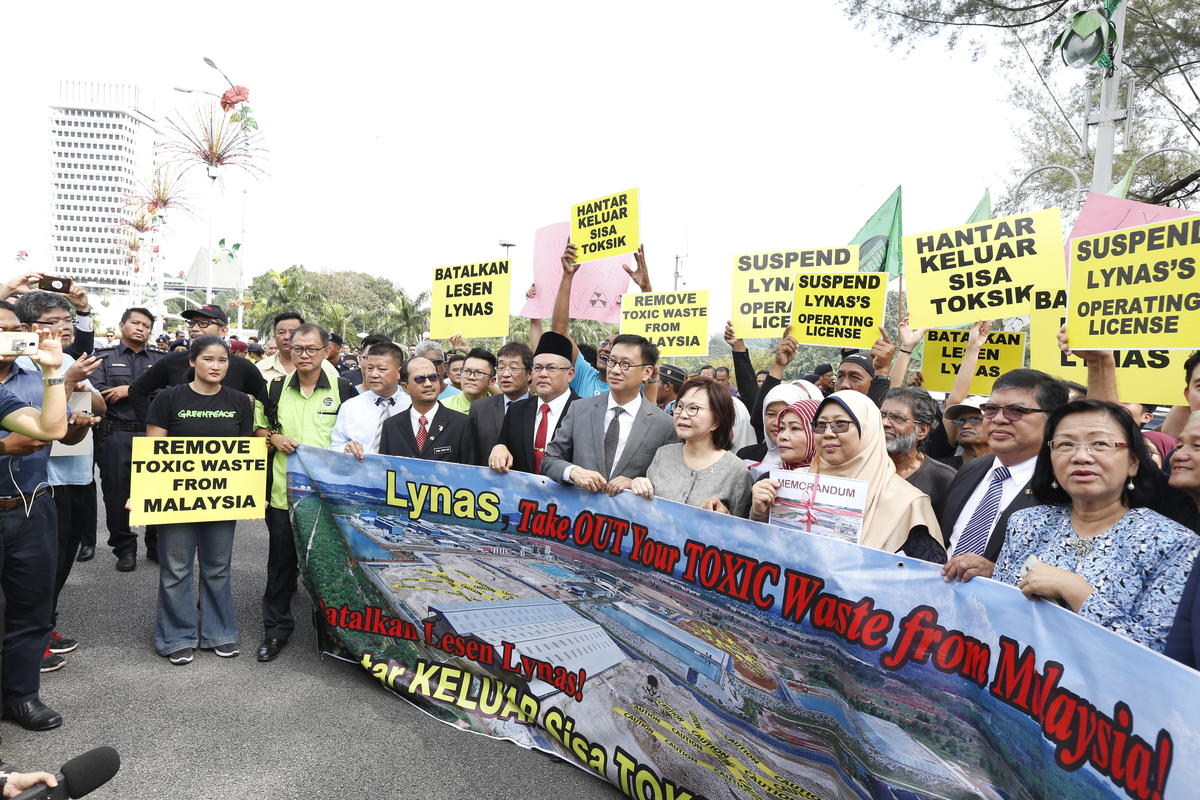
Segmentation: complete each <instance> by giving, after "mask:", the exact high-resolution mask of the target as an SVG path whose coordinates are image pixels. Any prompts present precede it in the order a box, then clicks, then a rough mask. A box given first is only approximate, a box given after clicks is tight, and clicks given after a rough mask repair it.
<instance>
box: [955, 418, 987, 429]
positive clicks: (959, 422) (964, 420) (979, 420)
mask: <svg viewBox="0 0 1200 800" xmlns="http://www.w3.org/2000/svg"><path fill="white" fill-rule="evenodd" d="M967 423H970V424H972V425H982V424H983V417H959V418H957V419H952V420H950V424H951V425H957V426H958V427H960V428H961V427H962V426H963V425H966V424H967Z"/></svg>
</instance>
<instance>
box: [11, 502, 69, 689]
mask: <svg viewBox="0 0 1200 800" xmlns="http://www.w3.org/2000/svg"><path fill="white" fill-rule="evenodd" d="M56 516H57V513H56V510H55V507H54V500H53V498H51V497H50V494H49V493H48V492H47V493H46V494H43V495H41V496H40V497H38V498H37V499H36V500H34V501H33V504H32V505H31V506H30V509H29V515H28V516H26V515H25V508H24V506H17V507H16V508H11V509H0V589H2V590H3V591H4V599H5V605H4V643H3V647H2V648H0V653H2V659H0V697H2V699H3V704H4V706H5V707H8V706H13V705H17V704H18V703H27V702H29V701H30V700H34V699H36V698H37V696H38V688H39V686H40V685H41V669H42V656H43V655H44V654H45V652H46V643H47V642H48V641H49V640H50V609H51V607H52V606H53V605H54V573H55V570H56V568H57V558H58V530H57V526H56V524H55V517H56Z"/></svg>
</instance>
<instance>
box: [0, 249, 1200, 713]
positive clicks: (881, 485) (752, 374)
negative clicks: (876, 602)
mask: <svg viewBox="0 0 1200 800" xmlns="http://www.w3.org/2000/svg"><path fill="white" fill-rule="evenodd" d="M562 267H563V274H562V279H561V283H560V285H559V288H558V296H557V297H556V302H555V306H554V315H553V317H552V318H551V319H550V322H549V327H548V328H546V327H545V325H544V321H542V320H531V323H530V337H529V340H528V341H527V342H520V341H510V342H508V343H506V344H504V345H503V346H502V347H501V348H499V349H498V350H497V351H496V352H494V353H493V352H491V351H489V350H487V349H484V348H480V347H472V346H470V343H469V342H467V341H465V340H464V339H463V338H462V337H460V336H456V337H454V339H453V340H452V341H451V342H450V343H449V344H450V347H449V348H447V347H443V345H442V344H441V343H439V342H436V341H430V340H427V341H421V342H418V343H416V344H415V345H411V346H410V345H406V344H404V343H400V342H393V341H391V340H390V339H389V338H388V337H386V336H383V335H379V334H372V335H370V336H367V337H365V338H364V339H363V340H362V342H361V343H360V344H359V347H358V348H355V349H350V348H346V347H344V346H343V345H342V343H341V342H340V341H337V340H336V339H335V337H334V336H333V335H332V334H331V333H330V332H328V331H326V330H324V329H323V328H321V327H320V326H319V325H316V324H313V323H311V322H307V321H306V320H305V319H304V318H303V316H302V315H300V314H298V313H295V312H293V311H289V310H286V309H281V310H280V311H279V313H278V314H276V315H275V316H274V317H273V319H272V320H271V329H270V332H269V335H268V336H267V337H265V341H263V342H262V343H260V342H259V341H258V340H257V338H256V337H250V338H252V339H253V341H249V342H242V341H239V340H237V339H234V338H232V337H229V336H228V333H229V319H228V316H227V314H226V312H225V310H224V309H223V308H221V307H220V306H217V305H211V304H210V305H204V306H200V307H198V308H193V309H189V310H187V311H185V312H183V315H182V316H183V318H184V319H185V321H186V323H187V336H186V338H185V337H179V338H173V337H171V336H170V335H167V334H164V335H160V336H158V337H157V338H155V339H154V340H153V341H152V335H153V334H152V331H154V330H155V326H156V324H158V323H159V322H160V321H159V320H156V319H155V316H154V314H152V313H151V312H150V311H149V310H147V309H145V308H129V309H126V310H125V311H124V312H123V313H122V315H121V318H120V322H119V325H118V326H117V328H116V329H114V331H113V335H112V337H111V338H112V341H109V342H107V343H104V342H97V340H96V336H95V334H94V332H93V330H92V326H91V324H90V322H91V309H90V306H89V305H88V300H87V297H86V295H85V294H84V293H83V292H82V291H81V290H79V289H78V288H77V287H72V289H71V292H69V293H67V294H56V293H49V292H42V291H36V290H34V289H33V288H32V285H33V283H34V282H35V281H36V279H37V278H39V277H40V276H39V275H37V274H36V273H29V274H25V275H21V276H18V277H15V278H14V279H12V280H10V281H9V282H8V283H5V284H3V285H0V330H3V331H29V332H36V333H37V334H38V336H39V340H40V344H39V346H38V351H37V354H36V355H35V356H29V355H21V356H19V357H18V356H17V355H16V354H12V355H0V425H2V426H3V428H4V434H3V435H2V436H0V459H3V461H4V462H6V463H5V464H4V467H3V468H0V483H2V484H5V485H4V486H3V487H0V526H2V527H0V548H2V551H3V552H2V556H3V557H2V559H0V586H2V588H3V592H4V595H5V598H6V601H7V602H6V607H5V610H4V622H5V632H4V639H3V652H2V657H3V661H2V663H0V696H2V706H3V709H2V712H3V716H4V718H6V719H10V720H13V721H14V722H16V723H17V724H20V725H22V726H24V727H26V728H29V729H32V730H46V729H50V728H53V727H56V726H57V725H59V724H61V722H62V718H61V716H60V715H59V714H58V713H57V712H55V711H54V710H53V709H51V708H50V707H49V706H47V705H46V704H45V703H43V702H42V700H41V699H40V691H39V690H40V675H41V674H42V673H43V672H49V671H54V670H57V669H60V668H61V667H62V666H63V664H64V661H65V655H66V654H69V653H70V652H72V651H73V650H74V649H75V648H76V647H78V642H76V641H74V640H72V639H70V638H68V637H66V636H63V635H61V634H60V633H59V631H58V625H59V621H60V615H59V605H60V603H59V601H60V595H61V594H62V593H63V589H64V586H65V585H66V582H67V578H68V576H69V575H70V572H71V570H72V566H73V564H75V563H77V562H80V561H88V560H91V559H93V558H94V557H95V555H96V549H97V546H98V541H97V538H96V533H97V530H98V519H97V487H96V483H95V474H96V469H95V467H97V466H98V467H99V475H100V492H101V494H102V496H103V503H104V517H105V528H106V529H107V532H108V539H107V547H108V548H109V549H110V550H111V551H112V553H113V556H114V558H115V567H116V569H117V570H118V571H120V572H129V571H133V570H135V569H137V565H138V557H139V550H140V548H141V546H144V548H145V551H144V554H145V558H146V559H147V560H149V561H151V562H155V563H156V564H157V569H158V571H159V590H158V606H157V618H156V630H155V637H154V638H155V649H156V650H157V652H158V654H159V655H161V656H163V657H164V658H166V659H168V660H169V662H170V663H171V664H175V665H185V664H188V663H190V662H191V661H192V660H193V659H194V658H195V657H196V652H197V650H209V651H211V652H212V653H214V654H215V655H216V656H218V657H224V658H231V657H235V656H237V655H238V654H239V652H240V647H241V644H240V643H241V639H242V636H241V632H240V630H239V626H238V621H237V619H236V615H235V613H234V606H233V589H232V585H233V583H232V567H231V561H232V553H233V543H234V535H235V527H236V526H235V523H233V522H204V523H179V524H172V525H159V526H146V528H145V530H144V532H142V534H141V537H140V538H141V540H142V543H141V544H139V533H138V532H137V531H135V530H134V529H133V528H131V527H130V524H129V511H128V503H129V491H130V464H131V455H132V441H133V439H134V438H135V437H138V436H206V437H225V436H259V437H263V438H264V439H266V444H267V447H268V450H269V451H270V452H271V453H272V454H273V455H274V454H279V455H280V457H273V458H272V466H271V473H272V474H271V481H270V489H269V497H268V509H267V511H266V517H265V521H266V525H267V530H268V534H269V551H268V559H267V564H266V574H265V581H264V584H265V585H264V592H263V603H262V608H263V618H262V638H261V641H260V644H259V646H258V648H257V651H256V655H257V658H258V660H259V661H263V662H268V661H272V660H274V659H275V658H277V657H278V656H279V654H280V653H281V652H282V651H283V649H284V648H285V647H286V646H287V644H288V642H289V639H290V638H291V636H292V633H293V631H294V630H295V620H294V618H293V615H292V612H291V605H292V598H293V595H294V594H295V591H296V588H297V579H298V562H297V555H296V550H295V545H294V540H293V535H292V528H291V522H290V518H289V510H288V502H287V487H286V458H285V456H286V455H287V454H289V453H292V452H294V451H295V450H296V448H297V447H299V446H301V445H305V446H311V447H320V448H328V449H331V450H334V451H336V452H340V453H345V454H348V455H350V456H352V457H354V458H357V459H359V460H362V459H364V458H365V457H366V456H367V455H369V454H383V455H393V456H405V457H410V458H422V459H431V460H437V461H445V462H453V463H460V464H470V465H479V466H484V467H488V468H490V469H491V470H493V471H495V472H496V473H508V472H514V471H515V472H525V473H532V474H540V475H544V476H546V477H548V478H550V479H552V480H554V481H557V482H559V483H561V484H563V485H566V486H575V487H578V488H579V489H580V490H583V491H588V492H605V493H607V494H609V495H616V494H618V493H620V492H623V491H626V490H628V491H630V492H632V493H633V494H634V495H637V496H639V497H642V498H646V499H647V500H648V501H649V500H650V499H652V498H666V499H669V500H672V501H676V502H680V503H686V504H688V505H692V506H696V507H698V508H702V509H705V510H708V511H710V512H712V513H716V514H728V515H733V516H739V517H747V518H749V519H751V520H757V521H760V522H763V523H766V524H770V520H771V515H772V510H773V508H774V507H775V506H776V505H777V502H778V500H779V494H780V489H781V484H780V482H779V481H778V480H776V479H775V478H776V477H778V475H779V472H778V471H779V470H795V471H799V472H807V473H813V474H816V475H826V476H836V477H839V478H852V479H857V480H861V481H865V482H866V494H867V497H866V505H865V513H864V515H863V520H862V527H861V530H860V532H859V534H858V543H859V544H860V545H863V546H866V547H871V548H876V549H880V550H884V551H887V552H892V553H902V554H904V555H907V556H910V557H913V558H917V559H922V560H925V561H928V562H932V563H935V564H939V565H941V570H942V574H943V576H944V577H945V579H946V580H947V581H969V580H972V579H974V578H978V577H990V578H994V579H996V580H1000V581H1004V582H1006V583H1010V584H1013V585H1015V586H1017V587H1018V588H1019V589H1020V590H1021V591H1022V592H1024V593H1025V594H1026V595H1027V596H1029V597H1030V598H1032V599H1039V600H1048V601H1052V602H1055V603H1058V604H1060V605H1062V606H1063V607H1065V608H1068V609H1070V610H1072V611H1074V612H1076V613H1078V614H1080V615H1082V616H1085V617H1088V618H1089V619H1092V620H1094V621H1095V622H1097V623H1099V624H1101V625H1103V626H1105V627H1107V628H1109V629H1110V630H1112V631H1115V632H1116V633H1118V634H1120V635H1122V636H1125V637H1128V638H1130V639H1132V640H1133V641H1136V642H1139V643H1141V644H1143V645H1145V646H1147V647H1150V648H1152V649H1154V650H1157V651H1160V652H1165V653H1166V654H1168V655H1169V656H1171V657H1173V658H1175V659H1177V660H1179V661H1181V662H1183V663H1186V664H1188V665H1190V666H1192V667H1193V668H1195V667H1196V665H1197V663H1198V659H1200V622H1198V621H1197V614H1200V598H1198V596H1197V595H1198V591H1200V589H1198V586H1197V581H1198V580H1200V578H1198V576H1200V570H1197V569H1195V568H1194V565H1195V563H1196V561H1197V557H1198V556H1200V535H1198V534H1197V531H1198V530H1200V353H1197V354H1194V355H1193V356H1192V357H1191V358H1189V359H1188V360H1187V363H1186V370H1187V375H1186V376H1184V375H1181V376H1179V377H1180V378H1183V379H1185V380H1186V384H1185V385H1186V391H1185V392H1184V394H1183V396H1182V397H1181V400H1183V403H1181V405H1180V407H1179V408H1176V409H1173V410H1172V411H1171V413H1169V414H1167V416H1166V419H1165V421H1164V422H1163V423H1162V425H1161V426H1160V427H1159V429H1158V430H1150V429H1149V428H1148V426H1149V425H1151V424H1152V423H1153V422H1154V420H1155V419H1156V417H1155V410H1156V409H1155V407H1154V406H1151V405H1148V404H1144V403H1134V402H1129V400H1130V398H1120V397H1118V395H1117V390H1116V382H1115V364H1114V363H1113V358H1112V354H1111V353H1105V352H1076V353H1075V355H1076V356H1077V357H1079V358H1082V359H1083V360H1084V361H1085V362H1086V363H1087V364H1088V376H1089V377H1088V385H1087V386H1078V385H1072V384H1067V383H1065V382H1063V381H1061V380H1059V379H1057V378H1055V377H1053V376H1051V375H1048V374H1046V373H1043V372H1039V371H1036V370H1031V369H1015V370H1012V371H1010V372H1008V373H1005V374H1003V375H1000V376H999V377H997V378H996V379H995V382H994V383H993V385H992V389H991V393H990V395H989V396H987V397H978V396H970V395H969V394H968V389H969V384H970V379H971V376H972V375H974V373H975V367H976V364H977V362H978V358H979V353H980V349H981V347H982V346H983V344H984V342H985V341H986V338H987V335H988V332H989V330H990V325H989V323H986V322H983V323H979V324H977V325H975V326H974V327H973V328H972V330H971V331H970V336H969V340H968V344H967V346H966V348H965V354H964V357H963V363H962V367H961V368H960V374H959V378H958V380H957V381H956V383H955V385H954V388H953V390H952V391H951V392H950V393H949V395H948V396H946V397H945V398H944V400H941V401H939V400H938V399H935V398H934V396H932V395H931V394H930V393H929V392H927V391H925V390H924V389H923V388H921V387H920V385H919V383H920V381H919V380H910V379H908V377H907V375H908V372H909V358H910V357H911V355H912V353H913V351H914V349H915V348H916V346H917V345H918V343H919V342H920V341H921V340H922V337H923V334H924V331H921V330H913V329H911V328H910V327H909V325H908V324H907V320H902V321H901V323H900V325H899V327H898V329H897V330H896V331H895V338H893V337H892V336H891V335H890V334H889V333H888V332H886V331H883V330H881V336H880V338H879V340H878V341H877V342H876V343H875V346H874V347H872V348H871V350H870V351H858V350H848V351H844V352H843V353H842V356H841V360H840V362H839V363H837V364H833V363H825V364H815V365H813V366H812V369H811V371H810V372H808V373H807V374H806V375H805V377H804V378H801V379H798V380H788V379H786V378H785V373H787V372H790V371H792V369H793V362H794V361H795V359H796V354H797V350H798V343H797V342H796V340H795V339H793V338H792V337H791V336H790V335H785V336H783V338H782V339H780V340H779V341H778V342H777V343H776V345H775V348H774V355H773V359H772V361H771V363H770V365H769V368H768V369H765V370H756V369H755V367H754V365H753V363H752V361H751V356H750V353H749V351H748V349H747V347H746V345H745V343H744V341H743V340H742V339H740V338H739V337H738V335H737V332H736V331H735V330H734V328H733V326H732V325H727V326H726V330H725V341H726V342H727V343H728V345H729V347H730V361H731V363H732V368H729V367H724V366H717V367H713V366H708V365H706V366H704V367H703V368H701V369H699V370H697V371H696V374H694V375H693V374H688V372H687V371H686V370H684V369H683V368H682V367H679V366H677V365H674V364H667V363H660V359H659V353H658V348H657V347H655V345H654V344H653V343H651V342H650V341H648V340H646V339H645V338H642V337H640V336H637V335H630V334H624V335H615V334H614V335H611V336H608V337H607V338H605V339H604V340H603V341H601V342H599V343H598V344H597V345H596V346H595V348H594V349H593V348H592V347H590V346H588V343H584V342H577V341H575V340H574V339H573V338H572V336H571V335H570V333H569V322H570V320H569V318H568V311H569V307H570V304H569V298H570V293H571V288H572V283H573V280H574V276H575V273H576V270H577V268H578V263H577V262H576V259H575V250H574V246H573V245H568V246H567V249H566V251H565V252H564V254H563V259H562ZM627 269H628V268H627ZM629 272H630V275H631V276H632V278H633V280H634V281H635V282H636V283H637V285H638V287H639V288H640V289H641V290H642V291H650V279H649V275H648V272H647V271H646V268H645V262H644V258H643V257H642V255H641V253H639V254H638V256H637V268H636V269H632V270H629ZM97 344H102V345H103V346H97ZM1060 346H1061V347H1063V348H1064V350H1067V349H1068V348H1069V342H1068V341H1067V340H1066V335H1065V333H1063V334H1060ZM1132 399H1133V400H1136V399H1138V398H1132ZM1123 400H1124V402H1123ZM89 436H90V437H92V438H93V440H94V456H93V453H92V451H91V450H90V449H83V450H81V449H80V448H79V447H72V445H78V444H79V443H81V442H83V441H84V440H85V439H87V438H88V437H89ZM51 442H55V443H56V444H55V446H54V447H53V448H51V446H50V443H51ZM773 475H774V476H775V477H773ZM716 519H717V518H714V523H715V522H716ZM786 535H802V534H791V533H788V534H786ZM197 564H198V565H199V570H198V572H199V593H200V596H199V602H198V603H197V598H196V597H194V594H193V576H194V575H195V573H196V565H197ZM63 605H64V608H65V609H67V613H66V614H65V615H63V618H64V620H68V619H69V603H64V604H63ZM197 609H198V610H197ZM66 624H67V625H69V621H68V622H67V623H66Z"/></svg>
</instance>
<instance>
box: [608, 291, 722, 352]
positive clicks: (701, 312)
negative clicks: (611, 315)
mask: <svg viewBox="0 0 1200 800" xmlns="http://www.w3.org/2000/svg"><path fill="white" fill-rule="evenodd" d="M621 333H636V334H637V335H639V336H645V337H646V338H647V339H649V340H650V341H651V342H653V343H654V344H655V345H656V346H657V347H658V354H659V355H661V356H705V355H708V291H707V290H705V291H699V292H641V293H637V292H634V293H630V294H627V295H624V296H623V297H622V298H621Z"/></svg>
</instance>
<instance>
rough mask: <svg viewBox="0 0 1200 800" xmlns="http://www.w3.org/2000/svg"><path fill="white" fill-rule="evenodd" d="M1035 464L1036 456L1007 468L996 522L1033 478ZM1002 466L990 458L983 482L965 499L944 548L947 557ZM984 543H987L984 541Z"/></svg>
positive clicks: (996, 459)
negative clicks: (964, 503)
mask: <svg viewBox="0 0 1200 800" xmlns="http://www.w3.org/2000/svg"><path fill="white" fill-rule="evenodd" d="M1036 464H1037V456H1034V457H1033V458H1028V459H1026V460H1024V461H1022V462H1021V463H1019V464H1013V465H1012V466H1010V467H1009V468H1008V472H1009V475H1008V477H1007V478H1005V480H1004V483H1002V484H1000V508H999V509H998V510H997V511H996V520H999V519H1000V515H1001V514H1003V513H1004V509H1006V508H1008V504H1009V503H1011V502H1012V501H1013V500H1014V499H1015V498H1016V496H1017V493H1018V492H1020V491H1021V490H1022V489H1024V488H1025V484H1027V483H1029V480H1030V479H1031V478H1032V477H1033V468H1034V465H1036ZM1000 466H1003V465H1002V464H1001V463H1000V459H999V458H996V457H995V456H993V457H992V465H991V466H990V467H988V470H987V472H985V473H983V480H981V481H980V482H979V483H978V484H977V485H976V486H975V491H973V492H971V496H970V497H968V498H967V504H966V505H965V506H963V509H962V511H961V512H960V513H959V515H958V519H956V520H955V521H954V530H953V531H951V533H950V546H949V547H947V548H946V554H947V555H948V556H952V555H954V549H955V548H956V547H958V537H959V536H961V535H962V532H963V529H964V528H966V527H967V523H968V522H969V521H970V520H971V515H972V514H974V513H975V509H976V508H978V507H979V504H980V503H981V502H983V496H984V495H985V494H987V490H988V486H990V485H991V483H992V474H993V473H994V472H995V470H996V468H997V467H1000ZM996 520H993V521H992V527H991V530H989V531H988V537H989V539H990V538H991V535H992V533H993V532H994V531H995V529H996ZM984 541H987V540H986V539H985V540H984Z"/></svg>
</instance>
